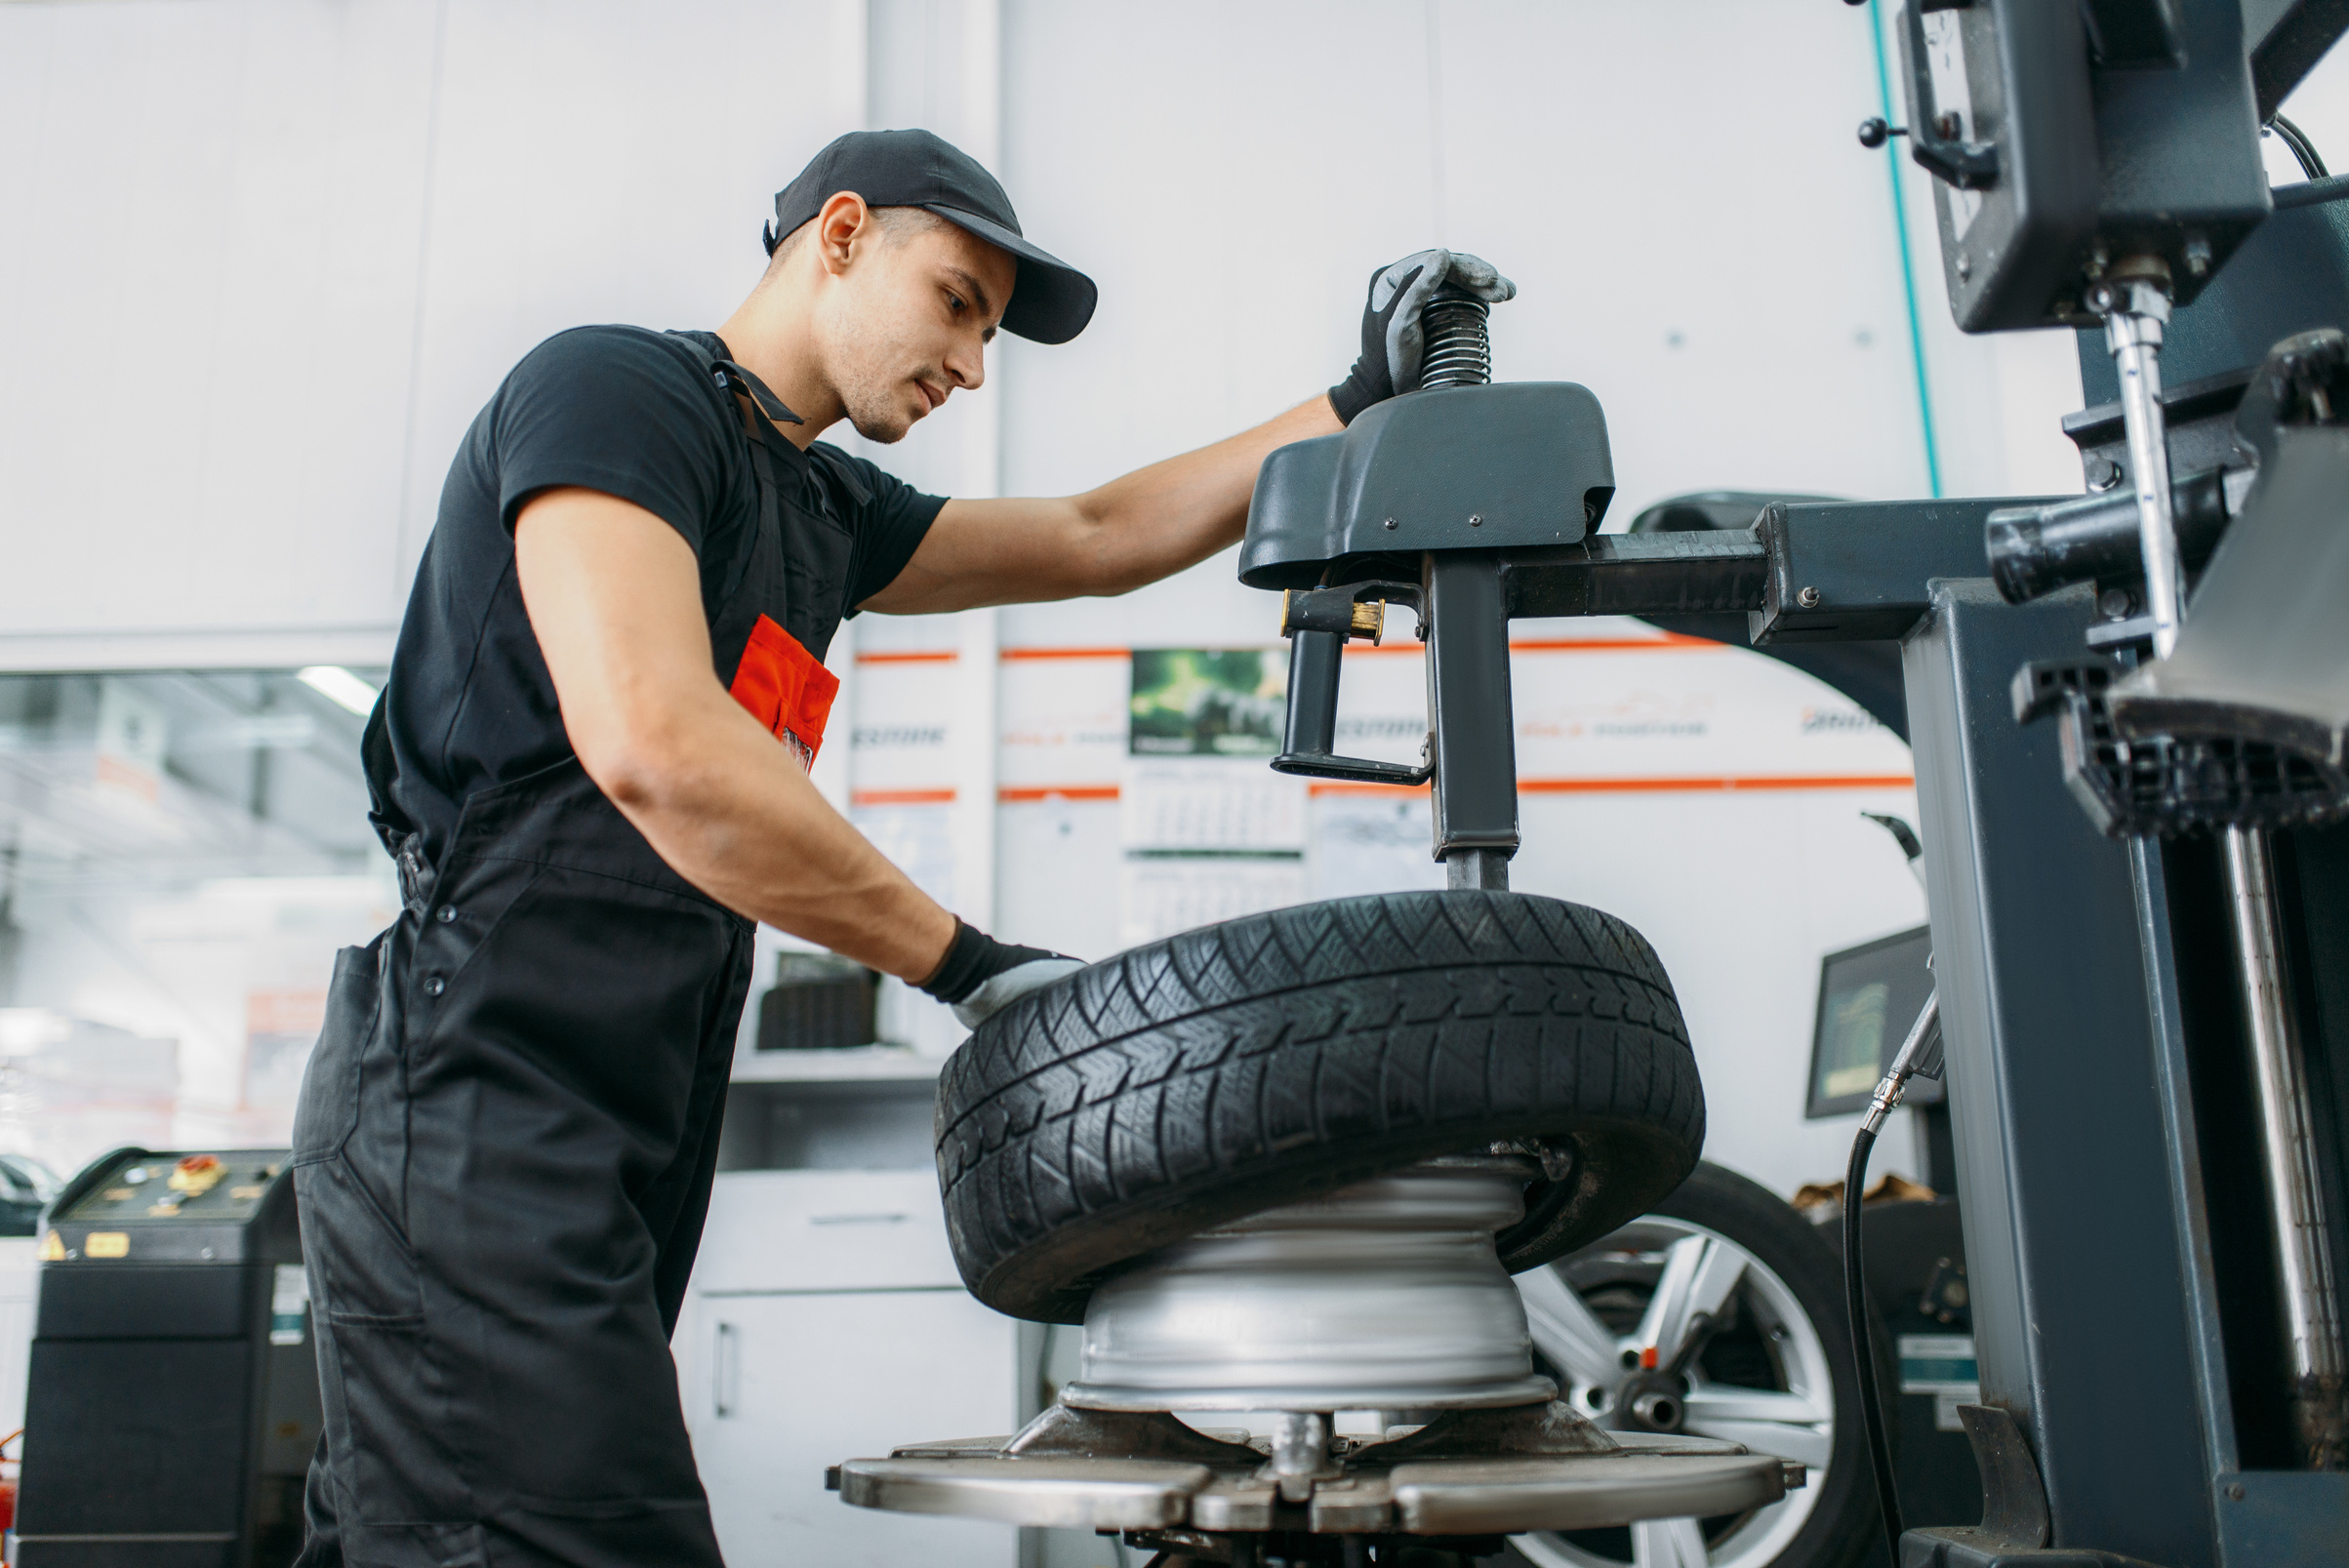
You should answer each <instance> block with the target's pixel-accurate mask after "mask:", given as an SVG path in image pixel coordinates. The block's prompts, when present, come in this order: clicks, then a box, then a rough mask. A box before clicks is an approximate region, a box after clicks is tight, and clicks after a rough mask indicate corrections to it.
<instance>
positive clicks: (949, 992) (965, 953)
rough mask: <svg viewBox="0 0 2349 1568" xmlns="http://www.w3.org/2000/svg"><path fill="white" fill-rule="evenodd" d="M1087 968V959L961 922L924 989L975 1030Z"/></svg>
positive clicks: (924, 983)
mask: <svg viewBox="0 0 2349 1568" xmlns="http://www.w3.org/2000/svg"><path fill="white" fill-rule="evenodd" d="M1084 967H1085V965H1084V960H1083V959H1081V958H1072V957H1070V956H1069V955H1068V954H1067V953H1058V952H1051V951H1048V950H1047V949H1045V948H1042V947H1021V946H1015V945H1013V944H1011V943H1008V942H997V941H996V940H995V939H994V938H992V937H991V936H989V935H988V934H987V933H986V932H984V931H981V930H980V929H979V928H978V927H976V926H974V925H971V924H969V923H967V922H965V921H962V920H959V919H958V920H956V921H955V922H954V941H953V945H952V946H950V947H948V948H947V950H946V961H945V962H944V963H942V964H940V965H939V966H938V973H937V974H935V975H932V976H931V977H930V978H929V979H928V980H926V981H923V982H922V984H921V988H922V989H923V990H925V991H927V992H929V994H931V995H932V996H935V997H937V998H938V999H939V1000H940V1001H942V1002H945V1003H947V1004H948V1005H949V1006H951V1007H952V1008H953V1010H954V1017H955V1018H956V1019H957V1020H959V1021H960V1022H961V1024H962V1026H963V1027H964V1028H966V1029H975V1028H977V1027H978V1026H979V1025H982V1024H984V1023H986V1022H987V1021H988V1020H989V1019H990V1018H992V1017H993V1016H994V1015H995V1014H997V1013H999V1012H1001V1011H1002V1010H1003V1009H1004V1008H1006V1007H1009V1006H1010V1005H1011V1004H1012V1003H1014V1002H1016V1001H1018V1000H1019V999H1020V998H1021V997H1023V996H1025V995H1027V994H1028V993H1029V992H1030V991H1035V990H1042V989H1043V988H1044V987H1045V986H1047V985H1051V984H1052V983H1053V982H1054V981H1056V980H1059V979H1061V978H1062V977H1063V976H1067V975H1073V974H1075V973H1076V972H1077V971H1078V970H1080V969H1082V968H1084Z"/></svg>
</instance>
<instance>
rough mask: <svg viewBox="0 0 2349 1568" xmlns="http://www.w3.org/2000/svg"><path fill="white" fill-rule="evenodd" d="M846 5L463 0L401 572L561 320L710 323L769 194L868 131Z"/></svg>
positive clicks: (452, 52) (738, 274)
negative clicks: (471, 431) (487, 423)
mask: <svg viewBox="0 0 2349 1568" xmlns="http://www.w3.org/2000/svg"><path fill="white" fill-rule="evenodd" d="M864 39H865V18H864V7H863V6H862V5H861V4H858V3H857V0H781V3H778V0H695V3H693V4H686V5H658V6H653V5H643V4H639V3H635V0H457V3H455V4H454V5H453V7H452V9H451V11H450V14H449V24H448V41H447V45H446V54H445V60H444V63H443V66H442V80H441V90H440V91H441V107H440V123H439V126H438V130H437V132H436V135H435V138H434V144H433V149H432V204H431V210H430V212H429V214H428V220H427V221H428V224H429V229H428V233H427V235H426V238H425V265H424V301H423V305H422V309H421V314H420V333H419V340H418V345H417V373H416V432H415V437H414V440H413V442H412V444H411V451H410V455H409V459H408V485H407V495H408V502H407V509H406V512H405V514H404V516H403V518H402V529H401V549H402V556H401V564H402V576H403V577H405V576H406V575H407V574H408V573H410V572H412V571H413V569H414V561H415V558H416V556H417V554H418V553H420V552H421V551H422V550H423V548H424V542H425V537H426V536H427V535H428V534H429V533H430V531H431V526H432V518H433V514H434V512H435V510H436V509H437V507H438V505H439V500H440V486H441V481H442V478H443V477H444V476H445V475H446V473H447V472H448V466H449V460H450V459H451V457H453V456H454V455H455V453H456V450H457V445H458V443H459V441H460V440H462V439H463V437H464V435H465V431H466V426H467V425H469V424H470V423H471V422H472V420H473V416H474V415H475V414H476V413H478V412H479V411H480V408H481V405H482V404H483V403H485V402H487V401H488V400H489V397H490V394H491V393H493V392H495V391H496V390H497V388H498V383H499V382H501V381H503V380H504V379H505V377H506V372H507V371H508V370H510V369H511V368H512V367H513V364H514V362H515V361H516V360H518V359H520V358H521V357H522V355H524V354H525V353H527V352H529V350H530V349H531V347H532V346H533V345H535V344H536V343H538V342H541V341H542V340H544V339H546V338H547V337H549V336H551V335H552V334H554V333H557V332H560V331H562V330H563V329H564V328H566V327H576V326H580V325H583V324H587V323H591V322H629V323H633V324H635V325H638V326H645V327H653V328H669V327H700V328H711V327H715V326H717V325H718V324H719V323H720V322H721V321H723V320H724V319H725V318H726V317H727V316H728V315H729V314H731V313H732V312H733V309H734V307H735V306H736V305H737V304H738V303H740V302H741V301H742V299H743V297H744V296H745V295H747V294H748V293H749V291H750V288H751V286H752V285H753V284H755V283H756V282H757V281H758V276H759V272H760V271H761V269H762V268H763V267H764V266H765V264H766V259H765V257H764V255H763V254H762V253H761V251H760V249H759V245H758V230H759V225H760V224H761V223H762V222H764V221H767V220H768V219H769V218H771V217H772V216H773V208H772V205H771V198H772V197H773V195H774V193H775V192H776V191H777V190H778V189H780V188H781V187H782V186H783V185H784V183H785V182H786V181H789V180H790V178H791V176H793V175H795V174H797V173H798V172H799V170H800V168H801V166H802V165H804V164H805V163H806V162H807V160H808V159H809V158H811V157H813V156H814V155H815V153H816V151H817V150H818V149H819V148H821V147H822V146H823V145H824V144H825V143H826V142H827V141H830V140H831V139H832V138H833V137H835V136H837V135H839V134H840V132H842V131H843V130H846V129H850V128H852V127H854V126H857V125H859V124H861V123H863V119H864V101H865V55H864Z"/></svg>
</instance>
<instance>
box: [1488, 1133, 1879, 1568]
mask: <svg viewBox="0 0 2349 1568" xmlns="http://www.w3.org/2000/svg"><path fill="white" fill-rule="evenodd" d="M1647 1212H1648V1214H1650V1215H1657V1216H1662V1217H1664V1218H1666V1219H1670V1220H1680V1221H1685V1222H1687V1223H1688V1224H1690V1225H1694V1226H1703V1227H1704V1228H1705V1229H1707V1230H1710V1231H1712V1232H1714V1233H1715V1234H1716V1235H1719V1236H1721V1237H1722V1238H1723V1239H1725V1240H1727V1241H1730V1242H1732V1243H1734V1244H1735V1245H1736V1246H1738V1247H1740V1248H1743V1249H1744V1250H1745V1251H1746V1252H1747V1253H1749V1254H1750V1255H1752V1257H1753V1258H1754V1259H1755V1260H1757V1261H1758V1262H1760V1263H1761V1264H1762V1266H1764V1267H1766V1268H1767V1269H1768V1270H1769V1271H1770V1272H1771V1273H1773V1274H1775V1275H1777V1277H1778V1279H1779V1280H1780V1281H1781V1282H1782V1283H1783V1284H1784V1285H1785V1286H1786V1287H1787V1289H1788V1291H1789V1292H1791V1293H1792V1295H1793V1296H1794V1298H1795V1301H1796V1304H1797V1305H1798V1306H1799V1307H1800V1308H1801V1310H1802V1315H1803V1316H1804V1317H1805V1318H1806V1319H1807V1320H1808V1323H1809V1326H1810V1328H1811V1330H1812V1332H1814V1333H1815V1334H1816V1335H1817V1336H1818V1340H1819V1345H1820V1348H1821V1349H1822V1351H1823V1352H1824V1354H1825V1359H1826V1362H1827V1367H1828V1371H1829V1375H1830V1378H1831V1380H1832V1385H1833V1388H1834V1394H1835V1433H1834V1440H1833V1443H1832V1445H1831V1447H1830V1449H1829V1451H1828V1460H1827V1472H1826V1474H1825V1475H1824V1476H1820V1475H1817V1474H1815V1473H1814V1474H1813V1476H1812V1477H1811V1481H1810V1486H1811V1488H1812V1489H1813V1491H1814V1493H1815V1496H1816V1502H1815V1504H1814V1506H1813V1507H1812V1508H1811V1509H1810V1513H1809V1516H1808V1517H1807V1518H1805V1519H1804V1520H1803V1522H1802V1528H1801V1529H1800V1530H1799V1531H1797V1532H1796V1533H1795V1534H1794V1536H1793V1537H1792V1538H1791V1539H1789V1540H1788V1541H1787V1542H1786V1543H1785V1544H1784V1545H1783V1546H1781V1547H1780V1548H1778V1549H1776V1550H1774V1551H1770V1552H1768V1553H1767V1556H1766V1559H1764V1560H1763V1561H1762V1562H1755V1563H1754V1564H1753V1565H1752V1568H1764V1563H1766V1568H1849V1565H1850V1564H1852V1563H1854V1562H1856V1561H1857V1560H1859V1558H1860V1557H1861V1556H1863V1555H1864V1554H1865V1553H1866V1552H1867V1551H1868V1550H1869V1549H1870V1548H1872V1547H1874V1546H1875V1545H1876V1544H1877V1543H1878V1542H1879V1541H1880V1540H1882V1539H1883V1537H1882V1533H1881V1531H1880V1530H1879V1528H1878V1526H1877V1520H1876V1491H1875V1481H1874V1478H1873V1475H1872V1472H1871V1471H1870V1469H1869V1467H1868V1448H1867V1438H1866V1435H1865V1433H1864V1431H1863V1429H1862V1427H1861V1424H1860V1417H1859V1378H1858V1375H1857V1372H1856V1370H1855V1367H1854V1365H1853V1362H1852V1355H1851V1331H1850V1324H1849V1321H1848V1319H1847V1316H1846V1314H1845V1311H1844V1307H1843V1259H1842V1255H1841V1254H1839V1253H1838V1252H1837V1251H1836V1250H1835V1248H1834V1247H1833V1246H1831V1245H1830V1244H1829V1242H1828V1240H1827V1238H1826V1237H1825V1236H1823V1235H1822V1234H1821V1233H1820V1232H1819V1230H1818V1228H1817V1227H1816V1226H1813V1225H1812V1224H1811V1223H1810V1222H1809V1221H1808V1220H1805V1219H1804V1218H1803V1217H1802V1214H1801V1213H1800V1212H1799V1211H1797V1210H1796V1209H1795V1207H1794V1206H1793V1205H1792V1204H1790V1203H1787V1202H1786V1201H1784V1200H1783V1199H1781V1198H1779V1197H1778V1196H1777V1195H1776V1194H1774V1193H1772V1192H1770V1191H1769V1190H1768V1189H1767V1188H1765V1187H1762V1186H1757V1185H1756V1184H1754V1183H1752V1182H1749V1181H1747V1180H1746V1179H1745V1178H1744V1177H1742V1176H1739V1175H1737V1174H1736V1173H1735V1172H1733V1171H1727V1170H1723V1169H1722V1168H1721V1167H1720V1166H1718V1165H1705V1164H1700V1165H1698V1166H1697V1167H1696V1169H1695V1171H1694V1172H1693V1173H1692V1174H1691V1175H1690V1176H1689V1178H1688V1180H1687V1181H1686V1182H1684V1183H1682V1184H1681V1186H1679V1187H1678V1188H1677V1189H1676V1190H1675V1191H1674V1192H1673V1193H1672V1194H1671V1195H1670V1196H1669V1197H1666V1198H1665V1199H1663V1200H1662V1201H1661V1202H1659V1203H1656V1204H1654V1205H1652V1206H1651V1207H1650V1208H1649V1209H1648V1211H1647ZM1632 1233H1633V1232H1632V1231H1628V1230H1627V1231H1626V1232H1624V1234H1625V1235H1626V1236H1629V1235H1631V1234H1632ZM1615 1239H1616V1238H1613V1237H1607V1238H1601V1239H1600V1241H1598V1242H1596V1243H1594V1244H1593V1245H1591V1246H1590V1247H1589V1248H1587V1249H1586V1250H1584V1251H1583V1252H1581V1253H1579V1254H1577V1255H1576V1256H1575V1257H1570V1258H1566V1259H1563V1260H1561V1261H1560V1262H1559V1264H1558V1265H1557V1266H1558V1268H1559V1271H1560V1272H1561V1273H1563V1274H1564V1275H1566V1277H1567V1278H1568V1280H1569V1282H1572V1281H1573V1280H1574V1278H1575V1276H1576V1275H1577V1273H1578V1272H1580V1271H1582V1270H1583V1269H1584V1268H1585V1267H1586V1265H1585V1263H1584V1260H1586V1259H1599V1258H1603V1257H1604V1255H1605V1254H1607V1252H1608V1251H1609V1249H1610V1245H1611V1244H1612V1243H1613V1242H1614V1241H1615ZM1600 1272H1601V1274H1602V1275H1603V1267H1602V1266H1601V1268H1600ZM1585 1277H1586V1279H1587V1278H1588V1275H1585ZM1576 1288H1577V1289H1580V1290H1582V1291H1583V1294H1584V1296H1585V1300H1586V1301H1593V1302H1594V1305H1595V1306H1597V1305H1598V1304H1597V1302H1596V1301H1595V1299H1594V1296H1593V1293H1591V1292H1590V1291H1589V1290H1587V1289H1585V1288H1584V1287H1579V1286H1578V1287H1576ZM1642 1305H1643V1304H1642V1303H1641V1302H1640V1301H1639V1300H1638V1299H1637V1297H1636V1295H1635V1296H1634V1297H1633V1298H1632V1299H1629V1300H1625V1301H1622V1302H1620V1303H1618V1304H1616V1307H1615V1310H1616V1311H1617V1312H1619V1313H1622V1314H1625V1315H1627V1316H1628V1317H1631V1318H1636V1317H1637V1315H1638V1313H1639V1311H1640V1307H1641V1306H1642ZM1602 1315H1604V1314H1603V1313H1602ZM1884 1338H1885V1336H1884V1334H1883V1330H1882V1328H1881V1326H1880V1327H1878V1328H1877V1329H1876V1331H1875V1334H1874V1340H1875V1348H1876V1351H1877V1366H1878V1369H1879V1372H1878V1375H1879V1380H1880V1382H1882V1383H1883V1386H1884V1387H1894V1386H1895V1385H1894V1383H1893V1377H1894V1370H1895V1369H1894V1365H1893V1361H1892V1358H1891V1356H1890V1354H1889V1352H1888V1348H1887V1347H1886V1346H1885V1345H1884ZM1761 1340H1762V1335H1761V1334H1760V1333H1759V1332H1758V1330H1757V1328H1756V1325H1754V1324H1753V1323H1751V1322H1744V1323H1741V1324H1739V1325H1737V1326H1736V1327H1735V1328H1734V1329H1732V1330H1730V1331H1727V1332H1724V1333H1723V1334H1722V1335H1721V1336H1720V1337H1718V1338H1717V1339H1716V1340H1715V1341H1714V1342H1713V1344H1712V1345H1711V1346H1709V1347H1707V1349H1706V1351H1705V1355H1704V1357H1703V1358H1702V1360H1701V1361H1700V1365H1703V1366H1705V1367H1706V1369H1707V1370H1708V1372H1712V1373H1717V1374H1718V1373H1728V1374H1729V1376H1727V1377H1726V1378H1725V1379H1724V1381H1727V1382H1732V1383H1750V1382H1751V1381H1752V1380H1751V1374H1750V1371H1749V1372H1748V1374H1747V1375H1744V1376H1740V1375H1737V1369H1738V1368H1739V1367H1740V1366H1741V1365H1742V1366H1744V1367H1745V1368H1748V1369H1751V1368H1752V1367H1754V1366H1756V1365H1759V1364H1762V1358H1763V1357H1765V1356H1768V1355H1771V1354H1774V1353H1775V1352H1773V1351H1771V1350H1770V1349H1769V1348H1768V1347H1766V1346H1763V1345H1762V1344H1761V1343H1760V1342H1761ZM1747 1341H1752V1342H1754V1343H1751V1344H1748V1343H1745V1342H1747ZM1717 1357H1718V1358H1720V1361H1721V1363H1722V1364H1721V1365H1718V1366H1717V1365H1716V1364H1715V1362H1716V1358H1717ZM1552 1370H1556V1369H1552ZM1570 1383H1571V1380H1570V1379H1568V1378H1565V1377H1563V1376H1562V1375H1561V1378H1560V1388H1561V1392H1562V1394H1563V1396H1564V1397H1567V1398H1573V1397H1574V1395H1575V1390H1574V1389H1573V1388H1571V1387H1568V1385H1569V1384H1570ZM1601 1419H1602V1421H1603V1420H1605V1419H1609V1418H1601ZM1706 1523H1707V1524H1708V1525H1710V1526H1712V1527H1713V1529H1714V1530H1725V1528H1726V1527H1727V1525H1728V1521H1724V1520H1709V1521H1706ZM1614 1537H1622V1538H1624V1539H1623V1541H1622V1542H1621V1543H1620V1544H1617V1543H1616V1542H1615V1541H1614V1540H1613V1539H1612V1538H1614ZM1550 1539H1556V1538H1550ZM1565 1540H1566V1541H1567V1542H1569V1543H1571V1544H1573V1545H1574V1546H1576V1547H1578V1548H1581V1549H1582V1550H1583V1551H1584V1552H1586V1553H1588V1554H1589V1555H1590V1556H1591V1557H1594V1558H1596V1559H1598V1560H1599V1561H1600V1562H1607V1561H1612V1560H1615V1559H1617V1558H1618V1557H1620V1558H1621V1559H1622V1560H1624V1561H1626V1562H1628V1561H1629V1560H1630V1557H1631V1550H1630V1547H1629V1544H1628V1533H1627V1532H1624V1531H1620V1530H1618V1531H1608V1532H1601V1531H1589V1532H1577V1533H1575V1534H1574V1535H1571V1536H1568V1537H1566V1538H1565ZM1714 1544H1715V1545H1717V1547H1718V1543H1714ZM1752 1555H1756V1556H1759V1553H1758V1552H1757V1553H1753V1554H1752ZM1737 1560H1738V1561H1740V1562H1746V1561H1747V1560H1748V1558H1747V1557H1746V1556H1740V1557H1738V1559H1737ZM1503 1561H1504V1562H1506V1563H1512V1564H1527V1563H1529V1561H1530V1559H1529V1558H1528V1557H1526V1556H1525V1555H1523V1554H1521V1553H1520V1552H1519V1550H1517V1549H1516V1548H1514V1547H1513V1548H1512V1550H1511V1551H1510V1553H1509V1555H1508V1556H1507V1557H1506V1558H1504V1559H1503Z"/></svg>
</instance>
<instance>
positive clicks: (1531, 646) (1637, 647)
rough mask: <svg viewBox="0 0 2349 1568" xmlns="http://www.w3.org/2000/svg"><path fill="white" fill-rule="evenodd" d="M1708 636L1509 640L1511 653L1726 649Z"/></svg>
mask: <svg viewBox="0 0 2349 1568" xmlns="http://www.w3.org/2000/svg"><path fill="white" fill-rule="evenodd" d="M1728 646H1729V645H1728V644H1727V643H1725V642H1715V641H1714V640H1713V639H1712V638H1710V637H1690V636H1687V635H1685V634H1683V633H1681V632H1678V631H1667V632H1665V633H1664V634H1663V635H1662V636H1658V637H1524V638H1512V639H1510V643H1509V651H1510V652H1511V653H1513V654H1661V653H1671V652H1683V653H1684V652H1688V651H1690V650H1703V649H1708V648H1726V647H1728Z"/></svg>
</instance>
